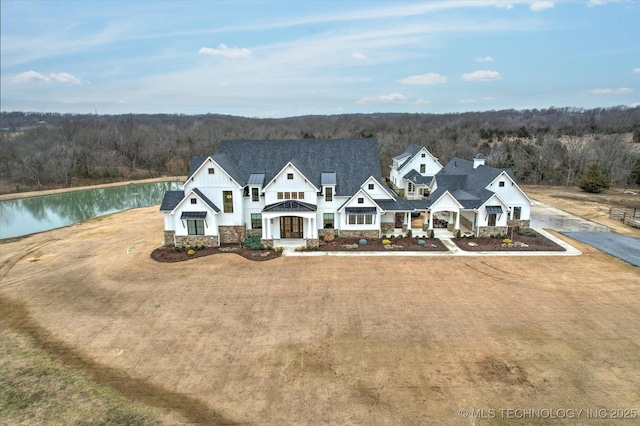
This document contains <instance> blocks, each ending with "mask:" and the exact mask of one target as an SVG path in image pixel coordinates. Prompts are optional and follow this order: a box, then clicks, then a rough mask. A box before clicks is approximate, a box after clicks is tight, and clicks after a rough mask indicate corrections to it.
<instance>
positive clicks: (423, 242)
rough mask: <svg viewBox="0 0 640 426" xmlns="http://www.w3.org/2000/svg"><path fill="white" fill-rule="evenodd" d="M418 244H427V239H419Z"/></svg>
mask: <svg viewBox="0 0 640 426" xmlns="http://www.w3.org/2000/svg"><path fill="white" fill-rule="evenodd" d="M418 245H419V246H426V245H427V242H426V241H425V240H418Z"/></svg>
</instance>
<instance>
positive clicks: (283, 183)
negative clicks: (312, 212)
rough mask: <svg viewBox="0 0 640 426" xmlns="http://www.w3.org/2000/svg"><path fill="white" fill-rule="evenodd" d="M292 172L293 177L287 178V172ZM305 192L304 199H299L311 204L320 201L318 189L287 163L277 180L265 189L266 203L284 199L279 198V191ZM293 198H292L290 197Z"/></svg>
mask: <svg viewBox="0 0 640 426" xmlns="http://www.w3.org/2000/svg"><path fill="white" fill-rule="evenodd" d="M289 173H292V174H293V179H287V174H289ZM294 191H295V192H304V199H300V198H298V200H300V201H303V202H305V203H309V204H316V203H317V202H318V195H317V189H316V188H315V187H314V186H313V185H312V184H311V183H310V182H309V181H308V180H307V179H306V178H305V177H304V176H303V175H302V174H301V173H299V172H298V171H297V170H296V169H295V167H293V166H291V165H287V166H286V167H285V168H284V169H283V170H282V171H281V172H280V174H278V176H277V177H276V179H275V181H272V182H270V183H269V184H268V185H267V188H266V189H265V204H266V205H269V204H273V203H277V202H280V201H284V200H279V199H278V192H294ZM334 198H335V197H334ZM289 199H291V198H289Z"/></svg>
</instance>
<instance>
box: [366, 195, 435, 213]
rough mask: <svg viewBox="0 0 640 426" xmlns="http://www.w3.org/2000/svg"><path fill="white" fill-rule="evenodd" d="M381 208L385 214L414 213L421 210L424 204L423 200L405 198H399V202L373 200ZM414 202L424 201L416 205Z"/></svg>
mask: <svg viewBox="0 0 640 426" xmlns="http://www.w3.org/2000/svg"><path fill="white" fill-rule="evenodd" d="M373 201H375V203H376V204H377V205H378V206H380V208H381V209H382V210H384V211H385V212H394V211H395V212H406V211H414V210H415V209H416V208H420V207H421V206H420V204H424V202H423V201H422V200H405V199H404V198H398V199H397V200H379V199H375V200H373ZM414 201H422V203H415V202H414Z"/></svg>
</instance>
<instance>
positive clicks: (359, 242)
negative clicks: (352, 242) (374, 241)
mask: <svg viewBox="0 0 640 426" xmlns="http://www.w3.org/2000/svg"><path fill="white" fill-rule="evenodd" d="M358 244H360V245H361V246H364V245H365V244H367V240H365V239H364V238H362V239H361V240H360V241H358Z"/></svg>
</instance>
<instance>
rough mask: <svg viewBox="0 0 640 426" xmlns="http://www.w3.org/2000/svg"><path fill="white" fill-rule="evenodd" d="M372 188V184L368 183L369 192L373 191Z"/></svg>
mask: <svg viewBox="0 0 640 426" xmlns="http://www.w3.org/2000/svg"><path fill="white" fill-rule="evenodd" d="M373 188H374V187H373V184H372V183H370V184H369V191H373Z"/></svg>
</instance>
